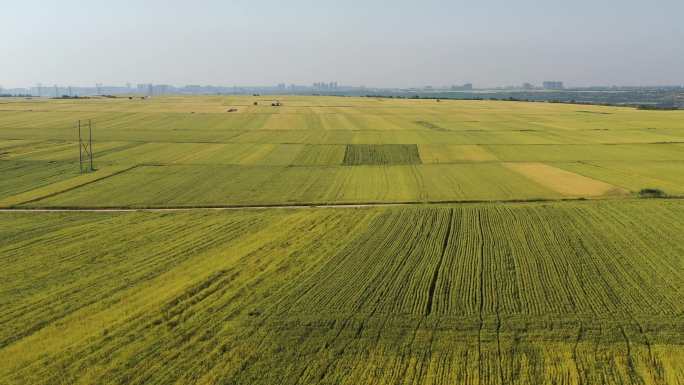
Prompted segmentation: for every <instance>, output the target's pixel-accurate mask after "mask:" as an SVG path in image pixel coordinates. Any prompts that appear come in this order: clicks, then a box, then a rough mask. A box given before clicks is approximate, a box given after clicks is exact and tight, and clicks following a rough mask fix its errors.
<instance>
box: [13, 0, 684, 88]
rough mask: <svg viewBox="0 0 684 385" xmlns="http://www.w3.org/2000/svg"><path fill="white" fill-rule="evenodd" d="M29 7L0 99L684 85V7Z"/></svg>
mask: <svg viewBox="0 0 684 385" xmlns="http://www.w3.org/2000/svg"><path fill="white" fill-rule="evenodd" d="M658 4H659V5H658V6H653V5H648V4H646V3H644V2H637V1H616V0H607V1H602V2H596V1H593V2H590V1H587V0H579V1H575V2H572V4H569V3H561V2H554V3H544V4H538V3H537V2H534V1H530V0H525V1H520V2H516V3H515V9H511V5H510V3H508V2H504V1H502V0H497V1H490V2H488V3H487V4H473V3H471V2H465V1H449V2H446V1H444V2H443V1H434V0H433V1H423V2H420V3H418V2H414V1H412V2H409V1H395V2H392V3H391V6H388V5H387V4H386V3H385V2H382V3H381V2H377V1H376V2H369V1H365V2H361V1H347V2H342V3H340V2H332V1H290V2H288V3H287V4H283V3H282V2H278V1H274V0H264V1H260V2H248V1H230V2H221V1H195V2H186V1H178V0H172V1H160V0H151V1H145V2H144V4H143V3H140V2H135V1H128V0H121V1H117V2H107V3H104V2H92V1H91V2H86V1H74V0H67V1H46V2H36V1H26V2H12V3H10V4H6V5H4V7H3V14H2V16H0V25H2V27H3V30H4V34H5V36H8V37H9V38H5V39H2V40H0V52H2V55H3V57H4V60H3V61H2V66H1V67H0V68H1V71H0V86H2V87H4V88H12V87H27V86H34V85H35V84H37V83H43V84H44V85H46V86H47V85H52V84H60V85H72V86H93V85H94V84H95V83H104V84H108V85H115V84H126V83H132V84H136V83H165V84H174V85H185V84H214V85H227V86H230V85H238V86H246V85H273V84H276V83H281V82H285V83H288V84H289V83H296V84H311V83H313V82H318V81H335V82H338V83H340V84H345V85H365V86H368V87H413V86H416V87H420V86H425V85H433V86H442V85H450V84H462V83H466V82H471V83H474V84H475V86H476V87H496V86H506V85H517V84H522V83H523V82H530V83H534V84H541V82H543V81H545V80H560V81H564V82H565V83H566V84H567V85H569V86H590V85H677V84H680V85H681V84H684V71H683V70H682V69H683V68H684V48H683V47H684V46H683V45H682V43H681V42H682V41H683V40H684V23H682V22H681V15H684V2H682V1H674V0H663V1H660V2H658Z"/></svg>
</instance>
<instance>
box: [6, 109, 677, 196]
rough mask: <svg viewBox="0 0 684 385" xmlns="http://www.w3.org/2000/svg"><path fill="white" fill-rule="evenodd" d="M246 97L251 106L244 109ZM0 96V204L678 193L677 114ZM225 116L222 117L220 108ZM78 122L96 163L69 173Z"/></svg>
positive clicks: (612, 110)
mask: <svg viewBox="0 0 684 385" xmlns="http://www.w3.org/2000/svg"><path fill="white" fill-rule="evenodd" d="M254 102H257V103H258V105H257V106H254V105H253V103H254ZM270 102H271V101H270V100H266V99H264V98H261V97H193V98H187V97H186V98H183V97H165V98H153V99H147V100H141V99H139V98H137V99H133V100H129V99H127V98H123V99H90V100H49V101H48V100H23V99H20V100H17V99H9V100H7V101H5V102H3V103H2V104H0V172H2V174H3V175H9V176H10V177H9V178H3V180H2V181H0V207H11V206H31V207H168V206H176V207H178V206H191V207H192V206H233V205H272V204H282V203H286V204H324V203H327V204H330V203H347V204H348V203H373V202H455V201H490V200H498V201H506V200H537V199H552V200H555V199H566V198H580V197H584V198H616V197H618V198H619V197H625V196H630V195H633V194H634V193H636V192H638V191H639V190H641V189H643V188H657V189H661V190H663V191H665V192H666V193H667V194H669V195H675V196H678V195H684V111H639V110H635V109H630V108H616V107H596V106H578V105H561V104H551V103H518V102H491V101H442V102H439V103H438V102H436V101H435V100H392V99H371V98H334V97H285V98H282V99H281V102H282V103H283V105H282V106H281V107H271V105H270V104H271V103H270ZM230 109H237V111H236V112H227V111H228V110H230ZM78 119H93V120H94V121H95V122H96V128H95V132H94V137H95V142H94V149H95V155H96V159H95V167H96V168H97V169H98V170H97V172H95V173H93V174H90V175H78V167H74V163H75V161H76V160H77V159H78V146H77V143H76V139H77V136H76V129H75V128H74V122H75V121H76V120H78Z"/></svg>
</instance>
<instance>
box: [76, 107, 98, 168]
mask: <svg viewBox="0 0 684 385" xmlns="http://www.w3.org/2000/svg"><path fill="white" fill-rule="evenodd" d="M86 124H87V125H88V139H87V140H86V139H85V138H84V137H83V135H84V134H85V132H82V131H84V130H85V125H86ZM81 126H83V127H81ZM76 127H77V129H78V165H79V170H80V172H81V173H84V172H92V171H95V167H94V166H93V121H92V120H90V119H88V120H87V121H86V120H84V121H80V120H79V121H78V122H76ZM81 128H83V129H84V130H81Z"/></svg>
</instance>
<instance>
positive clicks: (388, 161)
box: [342, 144, 422, 166]
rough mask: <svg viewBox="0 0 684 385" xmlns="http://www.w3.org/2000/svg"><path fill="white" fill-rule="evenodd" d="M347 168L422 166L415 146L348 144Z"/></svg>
mask: <svg viewBox="0 0 684 385" xmlns="http://www.w3.org/2000/svg"><path fill="white" fill-rule="evenodd" d="M342 163H343V164H344V165H347V166H360V165H393V164H420V163H422V162H421V160H420V153H419V152H418V146H416V145H415V144H348V145H347V149H346V151H345V153H344V161H343V162H342Z"/></svg>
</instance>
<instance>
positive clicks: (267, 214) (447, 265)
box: [0, 97, 684, 385]
mask: <svg viewBox="0 0 684 385" xmlns="http://www.w3.org/2000/svg"><path fill="white" fill-rule="evenodd" d="M255 101H257V102H258V105H257V106H255V105H254V104H253V103H254V102H255ZM280 101H281V102H282V103H283V106H281V107H278V108H276V107H271V106H270V100H266V99H264V98H262V97H186V98H183V97H164V98H153V99H148V100H141V99H133V100H129V99H90V100H49V101H48V100H19V99H7V100H0V176H1V178H0V209H2V210H0V384H3V385H4V384H122V385H123V384H245V385H248V384H249V385H258V384H264V385H271V384H293V385H294V384H350V385H352V384H353V385H356V384H369V385H370V384H435V385H441V384H477V385H483V384H500V385H503V384H530V385H536V384H556V385H559V384H568V385H570V384H578V385H589V384H620V385H625V384H634V385H650V384H654V385H661V384H668V385H669V384H675V385H682V384H684V301H683V300H682V298H684V243H683V242H682V240H684V237H683V235H682V234H684V200H683V199H680V198H681V196H684V112H679V111H668V112H663V111H639V110H634V109H628V108H615V107H596V106H578V105H560V104H549V103H517V102H516V103H514V102H490V101H441V102H436V101H434V100H390V99H372V98H332V97H283V98H281V99H280ZM233 108H235V109H237V112H230V113H229V112H227V111H228V110H229V109H233ZM78 119H93V120H94V121H95V122H96V128H95V138H96V140H95V143H94V148H95V153H96V159H95V166H96V168H97V170H96V171H95V172H92V173H86V174H79V172H78V147H77V143H76V142H75V135H74V134H75V130H74V128H73V122H74V121H75V120H78ZM644 188H652V189H660V190H662V191H664V192H665V193H666V194H668V195H669V198H670V199H641V198H639V197H638V192H639V190H641V189H644ZM394 203H401V205H396V206H392V204H394ZM313 205H329V207H316V208H314V207H308V206H313ZM336 205H347V207H345V208H336V207H334V206H336ZM242 206H250V207H251V209H250V208H247V207H244V208H240V207H242ZM255 206H278V207H279V208H275V207H273V208H268V207H260V208H259V209H254V208H255ZM295 206H302V207H298V208H296V207H295ZM202 207H207V208H211V207H213V208H231V209H230V210H212V209H203V208H202ZM60 208H62V209H67V210H66V211H54V212H50V211H49V210H50V209H60ZM106 208H114V209H115V210H104V209H106ZM135 208H150V209H152V210H149V211H135V210H133V211H130V210H128V209H135ZM165 208H184V210H179V211H163V209H165ZM99 209H102V210H99ZM116 209H121V210H122V211H116ZM31 210H34V211H31ZM71 210H73V211H71ZM78 210H83V211H82V212H81V211H78ZM98 210H99V211H98ZM155 210H158V211H155Z"/></svg>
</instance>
